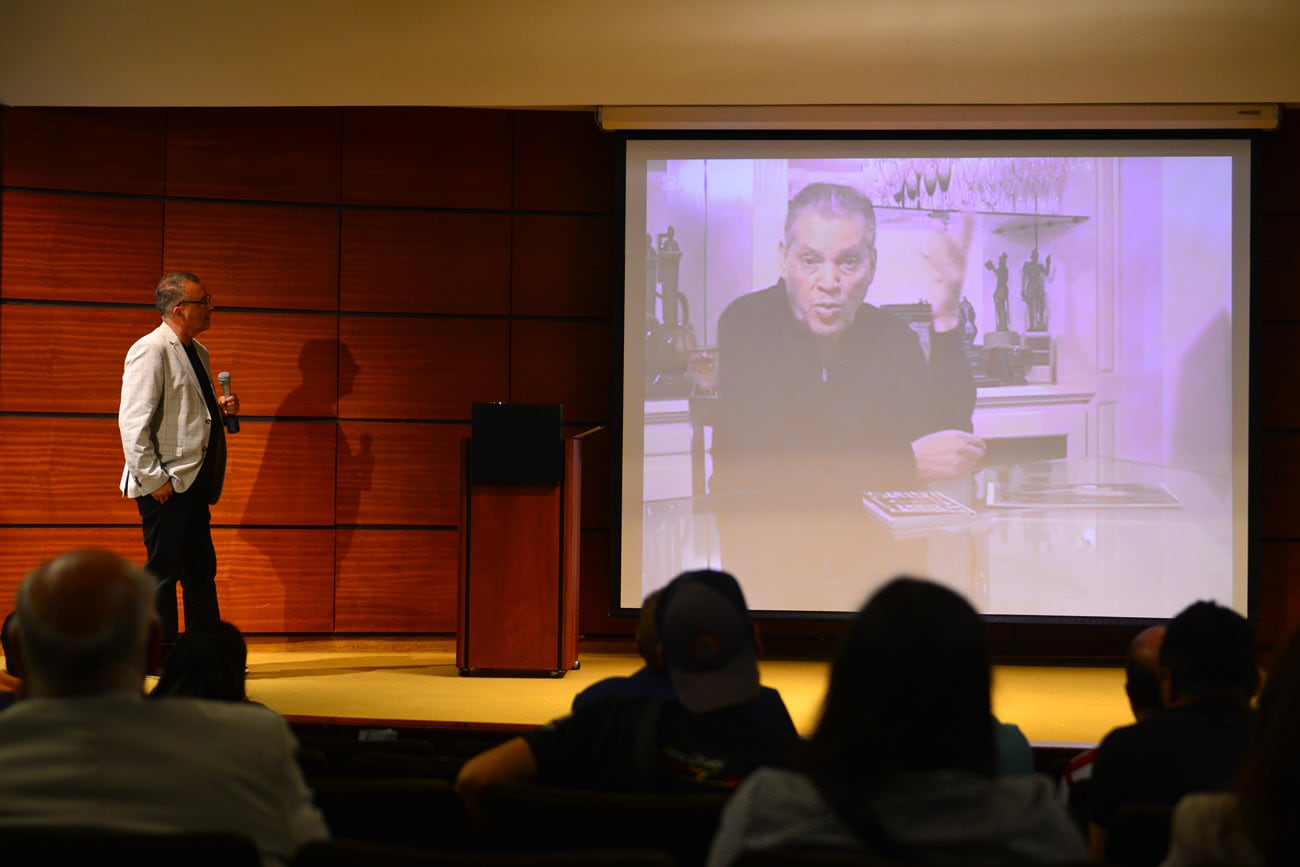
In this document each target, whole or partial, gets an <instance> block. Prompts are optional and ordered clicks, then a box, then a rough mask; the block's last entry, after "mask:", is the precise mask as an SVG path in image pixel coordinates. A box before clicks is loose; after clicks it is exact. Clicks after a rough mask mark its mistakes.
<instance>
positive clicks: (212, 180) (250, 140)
mask: <svg viewBox="0 0 1300 867" xmlns="http://www.w3.org/2000/svg"><path fill="white" fill-rule="evenodd" d="M339 114H340V110H339V109H337V108H176V109H170V110H169V111H168V112H167V195H169V196H196V197H203V198H217V199H244V200H250V201H262V202H315V203H324V204H335V203H337V202H338V200H339Z"/></svg>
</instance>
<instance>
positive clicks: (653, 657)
mask: <svg viewBox="0 0 1300 867" xmlns="http://www.w3.org/2000/svg"><path fill="white" fill-rule="evenodd" d="M662 592H663V591H662V590H654V591H651V593H650V594H649V595H648V596H646V598H645V599H644V600H642V602H641V616H640V617H638V618H637V621H636V650H637V653H639V654H641V658H642V659H643V660H645V664H646V665H648V666H650V667H651V668H660V667H661V665H660V661H659V632H658V631H657V630H656V629H655V609H656V608H657V607H658V604H659V596H660V594H661V593H662Z"/></svg>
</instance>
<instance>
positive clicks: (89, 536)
mask: <svg viewBox="0 0 1300 867" xmlns="http://www.w3.org/2000/svg"><path fill="white" fill-rule="evenodd" d="M137 520H138V519H137ZM87 546H91V547H95V548H104V549H106V550H109V551H112V552H113V553H115V554H117V555H118V556H120V557H122V558H124V559H126V560H128V561H130V562H132V563H135V564H137V565H140V566H143V565H144V538H143V536H142V535H141V532H140V528H139V526H134V527H0V617H3V616H4V615H5V614H8V613H9V612H10V611H12V610H13V608H14V601H15V597H16V595H17V593H18V585H19V583H21V582H22V580H23V577H24V576H26V574H27V573H28V572H30V571H31V570H32V569H35V568H36V567H37V566H39V565H41V564H42V563H45V562H46V561H48V560H52V559H54V558H55V557H57V556H59V555H60V554H63V553H65V552H67V551H71V550H72V549H73V548H84V547H87Z"/></svg>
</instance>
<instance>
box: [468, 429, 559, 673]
mask: <svg viewBox="0 0 1300 867" xmlns="http://www.w3.org/2000/svg"><path fill="white" fill-rule="evenodd" d="M580 444H581V443H580V440H577V439H564V438H563V434H562V432H561V428H560V408H559V406H558V405H551V404H475V405H474V414H473V417H472V424H471V435H470V437H468V438H467V439H464V440H462V441H461V492H460V494H461V496H460V570H459V585H458V602H459V604H458V611H459V621H460V622H459V629H458V631H457V633H456V667H457V668H458V669H459V670H460V673H461V674H462V675H549V676H552V677H562V676H563V675H564V673H565V672H567V671H568V670H569V669H573V668H577V667H578V665H579V663H578V551H579V530H580V523H579V519H580V489H581V481H582V462H581V450H580Z"/></svg>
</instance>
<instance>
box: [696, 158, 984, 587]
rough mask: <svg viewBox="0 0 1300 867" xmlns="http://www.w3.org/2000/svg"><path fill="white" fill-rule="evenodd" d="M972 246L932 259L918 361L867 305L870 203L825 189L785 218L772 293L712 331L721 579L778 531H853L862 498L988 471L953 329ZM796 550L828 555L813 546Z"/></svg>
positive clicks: (802, 196)
mask: <svg viewBox="0 0 1300 867" xmlns="http://www.w3.org/2000/svg"><path fill="white" fill-rule="evenodd" d="M970 237H971V223H970V220H969V217H967V219H966V220H965V221H964V222H963V223H962V224H961V226H960V231H959V232H958V233H957V234H956V236H954V235H952V234H949V233H947V232H941V233H936V238H935V243H934V245H933V246H932V247H931V248H930V249H929V250H928V252H927V253H926V254H925V257H924V260H925V261H924V263H923V264H924V266H925V267H924V268H922V269H921V274H922V276H920V277H918V281H920V283H921V285H918V286H917V287H916V291H917V295H918V296H920V297H928V299H929V301H930V305H931V311H932V313H933V322H932V324H931V325H930V326H928V328H927V333H926V334H925V335H924V336H925V337H927V338H928V339H927V342H928V344H929V345H928V350H927V348H925V347H923V346H922V341H921V339H919V337H920V336H919V335H918V334H917V332H915V331H913V329H912V328H911V327H910V326H909V325H908V324H907V323H906V322H904V321H903V320H902V319H900V318H898V317H896V316H894V315H892V314H890V313H888V312H886V311H883V310H881V309H880V308H878V307H876V306H874V305H871V304H867V303H865V298H866V295H867V289H868V288H869V287H870V285H871V281H872V278H873V277H874V276H875V272H876V220H875V212H874V209H873V208H872V205H871V202H870V201H869V200H868V199H867V198H866V197H864V196H863V195H862V194H861V193H859V192H858V191H856V190H854V189H852V188H851V187H847V186H841V185H834V184H825V183H814V184H810V185H808V186H807V187H805V188H804V189H803V190H802V191H801V192H799V194H798V195H796V196H795V197H794V199H793V200H792V201H791V202H790V205H789V209H788V212H787V215H786V220H785V233H784V240H783V241H782V243H781V245H780V257H781V279H780V280H779V281H778V282H777V284H776V285H775V286H771V287H769V288H767V289H763V290H761V291H758V292H752V293H750V294H747V295H743V296H741V297H739V298H737V299H736V300H734V301H733V302H731V304H729V305H728V306H727V308H726V309H725V310H724V311H723V312H722V315H721V317H720V318H719V320H718V356H719V371H718V373H719V379H718V402H717V407H716V416H715V418H714V427H713V443H712V448H711V452H712V456H713V474H712V476H711V478H710V490H711V492H712V493H715V494H718V495H719V503H718V509H719V513H718V521H719V532H720V534H721V536H722V538H721V542H722V549H723V552H722V556H723V562H724V563H726V564H727V565H728V567H729V568H732V567H733V566H734V568H736V569H737V571H738V574H742V575H743V574H746V572H745V571H742V567H741V566H740V565H739V564H735V561H734V559H733V558H734V557H736V556H742V555H744V554H747V553H750V552H753V553H754V554H755V555H756V556H760V557H765V556H766V554H767V553H768V552H770V551H772V550H773V549H776V548H777V547H778V543H777V541H776V540H775V539H774V538H773V537H772V536H771V534H770V531H771V530H773V529H774V528H776V529H778V530H780V531H784V530H786V529H791V523H792V522H793V523H795V524H797V523H799V522H800V521H801V520H803V519H807V520H808V521H810V522H816V523H817V524H819V525H821V526H825V525H826V523H827V522H826V520H824V518H825V517H826V516H827V515H830V514H835V515H837V516H838V515H841V514H842V515H845V516H847V515H848V514H849V513H850V512H851V511H852V510H857V511H856V512H854V513H853V514H852V518H860V517H861V515H860V509H861V505H860V496H861V492H862V491H863V490H864V489H900V488H901V489H907V488H917V487H920V486H922V485H923V484H924V483H925V482H926V480H930V479H951V478H959V477H961V476H964V475H967V474H969V473H970V472H972V470H973V469H974V468H975V466H976V464H977V463H978V462H979V460H980V459H981V458H982V457H983V456H984V442H983V441H982V440H981V439H980V438H979V437H977V436H975V435H973V434H972V433H971V432H970V431H971V413H972V411H973V410H974V406H975V384H974V380H973V378H972V376H971V371H970V367H969V365H968V363H967V360H966V356H965V352H964V347H963V345H962V336H961V329H960V328H959V327H958V325H959V323H960V316H959V310H960V299H961V295H962V280H963V277H964V275H965V270H966V254H967V250H968V248H969V245H970ZM927 284H928V285H927ZM756 497H757V498H764V497H766V498H773V497H774V498H775V499H769V500H768V501H766V502H764V501H761V500H756ZM773 508H775V509H776V510H777V512H780V513H783V514H784V515H787V516H790V520H785V519H782V518H779V517H778V518H774V517H772V516H773V515H774V514H776V513H775V512H774V511H773ZM847 519H848V518H847V517H846V520H847ZM794 532H796V533H797V532H798V531H797V530H794ZM795 544H796V545H798V546H801V547H807V546H812V547H815V548H817V549H818V551H821V550H824V549H823V547H822V543H821V542H820V541H818V540H814V539H812V538H808V537H802V538H800V539H799V540H798V541H797V542H795ZM829 544H833V543H829ZM780 547H787V546H784V545H781V546H780ZM823 559H824V558H823ZM767 565H768V566H769V567H771V566H772V565H773V564H772V563H771V561H768V564H767ZM790 565H793V564H790ZM756 566H757V564H756ZM745 568H748V564H746V567H745ZM759 568H761V567H759ZM769 571H771V570H769ZM854 592H855V593H860V592H861V591H860V589H855V590H854Z"/></svg>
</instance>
